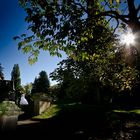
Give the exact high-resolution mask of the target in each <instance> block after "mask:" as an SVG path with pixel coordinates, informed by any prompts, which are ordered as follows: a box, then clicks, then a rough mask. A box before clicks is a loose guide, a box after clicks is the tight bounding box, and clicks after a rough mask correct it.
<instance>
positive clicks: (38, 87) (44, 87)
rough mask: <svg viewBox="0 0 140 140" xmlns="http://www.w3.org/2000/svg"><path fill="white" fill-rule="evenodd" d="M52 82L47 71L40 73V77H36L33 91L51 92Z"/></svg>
mask: <svg viewBox="0 0 140 140" xmlns="http://www.w3.org/2000/svg"><path fill="white" fill-rule="evenodd" d="M49 87H50V82H49V79H48V76H47V73H46V72H45V71H41V72H40V73H39V77H38V78H35V80H34V83H33V87H32V93H49Z"/></svg>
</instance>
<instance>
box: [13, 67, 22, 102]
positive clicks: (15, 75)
mask: <svg viewBox="0 0 140 140" xmlns="http://www.w3.org/2000/svg"><path fill="white" fill-rule="evenodd" d="M11 81H13V84H14V89H15V100H16V103H18V101H19V99H20V96H21V91H22V90H23V88H22V86H21V78H20V69H19V65H18V64H14V66H13V69H12V72H11Z"/></svg>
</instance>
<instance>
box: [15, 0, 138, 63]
mask: <svg viewBox="0 0 140 140" xmlns="http://www.w3.org/2000/svg"><path fill="white" fill-rule="evenodd" d="M19 3H20V5H21V6H22V7H23V8H24V9H25V11H26V13H27V16H26V18H25V20H26V22H28V23H29V26H28V30H31V31H32V35H29V36H28V35H25V34H23V35H21V36H17V37H14V39H19V40H20V42H19V44H18V46H19V49H22V50H23V52H24V53H31V55H30V57H29V60H33V61H31V62H35V61H37V57H38V55H39V51H40V50H41V49H42V50H44V51H46V50H47V51H49V52H50V54H51V55H53V56H54V55H57V56H58V57H61V53H60V52H61V51H65V52H66V54H68V55H70V56H73V52H74V51H75V50H77V49H79V47H78V46H80V49H81V44H83V45H82V46H84V45H87V44H88V45H87V46H90V48H94V44H98V43H102V44H103V42H105V43H106V42H107V41H108V40H110V37H111V36H112V35H111V34H110V36H109V37H108V39H103V38H102V37H101V36H100V35H99V33H98V32H100V33H102V32H103V30H104V29H105V28H106V29H107V28H109V27H110V26H112V25H111V21H112V20H114V19H115V22H114V25H113V26H112V34H114V32H115V30H116V29H117V28H118V27H119V25H121V24H122V25H124V24H126V25H128V26H129V27H130V28H132V30H133V31H134V32H135V31H137V30H138V29H140V23H139V19H140V14H139V11H140V5H138V7H136V4H135V0H109V1H107V0H96V1H95V0H92V1H89V0H61V1H60V0H52V1H50V0H41V1H39V0H30V1H28V0H19ZM95 27H96V28H98V29H100V31H99V30H98V29H97V31H96V30H95ZM97 38H98V42H97ZM83 42H84V43H83ZM90 42H93V43H90ZM82 49H83V48H82ZM82 49H81V50H82ZM81 54H82V52H81ZM87 57H88V56H87Z"/></svg>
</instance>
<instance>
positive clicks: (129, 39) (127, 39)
mask: <svg viewBox="0 0 140 140" xmlns="http://www.w3.org/2000/svg"><path fill="white" fill-rule="evenodd" d="M121 43H122V44H123V45H126V47H130V46H131V45H135V35H134V34H133V33H132V32H127V33H126V34H123V35H122V38H121Z"/></svg>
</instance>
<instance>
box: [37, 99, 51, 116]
mask: <svg viewBox="0 0 140 140" xmlns="http://www.w3.org/2000/svg"><path fill="white" fill-rule="evenodd" d="M50 105H51V102H50V101H45V100H39V99H36V100H34V115H39V114H41V113H42V112H44V111H46V110H47V109H48V108H49V107H50Z"/></svg>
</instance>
